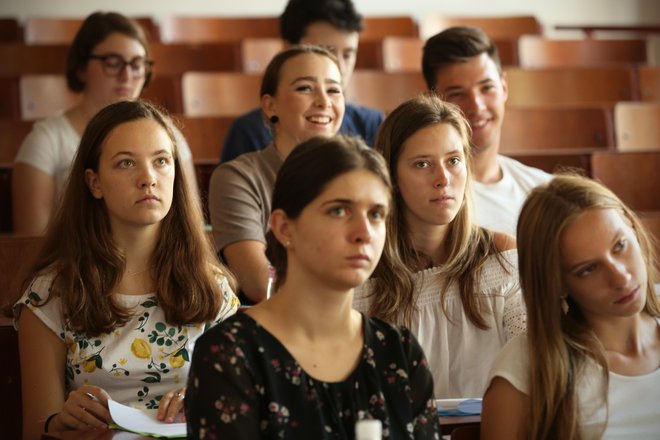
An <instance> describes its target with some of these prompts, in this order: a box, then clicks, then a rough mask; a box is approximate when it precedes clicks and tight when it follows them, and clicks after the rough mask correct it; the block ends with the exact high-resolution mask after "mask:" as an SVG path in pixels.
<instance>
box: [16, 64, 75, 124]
mask: <svg viewBox="0 0 660 440" xmlns="http://www.w3.org/2000/svg"><path fill="white" fill-rule="evenodd" d="M19 93H20V101H21V119H23V120H25V121H34V120H35V119H43V118H47V117H49V116H52V115H54V114H55V113H57V112H60V111H63V110H66V109H68V108H70V107H73V106H74V105H76V104H77V103H78V102H80V99H81V95H80V94H79V93H73V92H71V91H70V90H69V89H68V88H67V85H66V78H65V77H64V75H24V76H22V77H21V78H20V80H19Z"/></svg>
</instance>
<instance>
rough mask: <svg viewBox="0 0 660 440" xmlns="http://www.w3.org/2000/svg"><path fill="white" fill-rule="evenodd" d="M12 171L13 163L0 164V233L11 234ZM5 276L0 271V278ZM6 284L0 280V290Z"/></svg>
mask: <svg viewBox="0 0 660 440" xmlns="http://www.w3.org/2000/svg"><path fill="white" fill-rule="evenodd" d="M13 171H14V164H13V163H0V233H2V232H12V230H13V227H12V205H11V199H12V197H11V175H12V172H13ZM0 251H1V249H0ZM1 276H6V275H3V274H2V270H0V277H1ZM6 286H7V284H5V283H3V282H2V281H1V280H0V289H2V288H4V287H6Z"/></svg>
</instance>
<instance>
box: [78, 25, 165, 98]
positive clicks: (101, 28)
mask: <svg viewBox="0 0 660 440" xmlns="http://www.w3.org/2000/svg"><path fill="white" fill-rule="evenodd" d="M114 33H120V34H124V35H126V36H127V37H130V38H133V39H134V40H137V41H138V42H139V43H140V44H141V45H142V47H144V50H145V53H146V58H147V59H148V58H149V44H148V43H147V37H146V34H145V32H144V29H142V26H140V24H139V23H138V22H136V21H135V20H133V19H130V18H128V17H125V16H123V15H121V14H118V13H116V12H94V13H93V14H91V15H90V16H88V17H87V18H86V19H85V21H83V23H82V26H81V27H80V29H79V30H78V33H76V36H75V37H74V39H73V42H72V43H71V47H69V51H68V52H67V58H66V83H67V85H68V87H69V89H71V91H73V92H82V91H83V90H84V89H85V83H84V82H83V81H81V79H80V77H79V73H80V72H81V71H82V70H84V69H85V67H86V66H87V63H88V62H89V57H90V55H92V52H93V51H94V48H95V47H96V46H97V45H98V44H99V43H101V42H102V41H103V40H105V39H106V38H108V36H109V35H110V34H114ZM151 76H152V71H151V69H150V68H149V66H147V71H146V72H145V77H144V85H143V86H142V87H143V88H144V87H147V86H148V85H149V82H150V81H151Z"/></svg>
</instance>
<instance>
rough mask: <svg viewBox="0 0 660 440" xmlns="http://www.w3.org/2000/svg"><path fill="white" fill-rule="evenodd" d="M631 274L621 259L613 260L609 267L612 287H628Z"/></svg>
mask: <svg viewBox="0 0 660 440" xmlns="http://www.w3.org/2000/svg"><path fill="white" fill-rule="evenodd" d="M631 279H632V274H631V273H630V271H629V270H628V266H627V265H626V264H625V263H624V262H622V261H613V262H612V264H611V267H610V282H611V283H612V286H613V287H620V288H623V287H628V285H629V283H630V280H631Z"/></svg>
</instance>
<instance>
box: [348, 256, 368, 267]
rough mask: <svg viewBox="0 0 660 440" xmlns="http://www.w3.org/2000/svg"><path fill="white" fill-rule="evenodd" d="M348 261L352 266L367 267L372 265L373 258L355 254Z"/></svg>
mask: <svg viewBox="0 0 660 440" xmlns="http://www.w3.org/2000/svg"><path fill="white" fill-rule="evenodd" d="M346 259H347V260H348V261H349V262H350V263H351V265H353V266H356V267H366V266H369V264H370V263H371V258H369V257H368V256H367V255H366V254H355V255H351V256H350V257H348V258H346Z"/></svg>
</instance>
